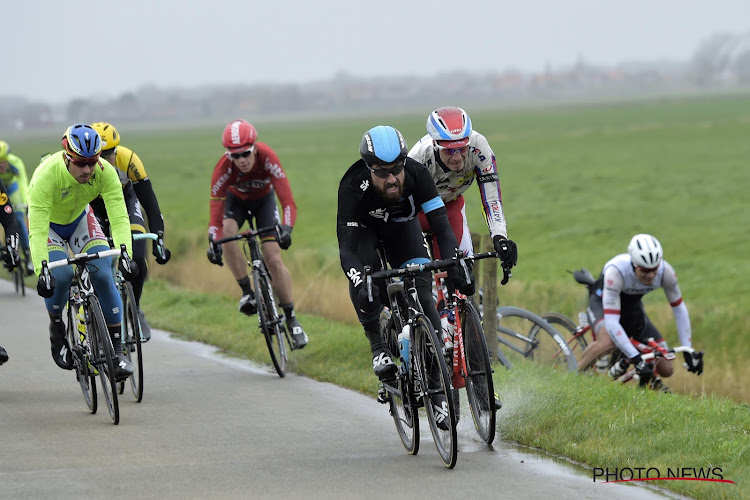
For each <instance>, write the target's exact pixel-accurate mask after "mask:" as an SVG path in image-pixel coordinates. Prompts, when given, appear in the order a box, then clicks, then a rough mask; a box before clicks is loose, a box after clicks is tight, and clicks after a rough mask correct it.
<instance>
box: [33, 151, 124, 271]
mask: <svg viewBox="0 0 750 500" xmlns="http://www.w3.org/2000/svg"><path fill="white" fill-rule="evenodd" d="M100 195H101V197H102V198H103V199H104V205H105V207H106V208H107V216H108V218H109V222H110V228H111V231H112V238H113V240H114V243H115V248H120V245H125V246H126V247H127V250H128V255H131V256H132V255H133V253H132V249H131V236H130V218H129V217H128V211H127V208H126V207H125V199H124V198H123V195H122V185H121V184H120V179H119V177H118V175H117V171H116V169H115V167H113V166H112V165H111V164H109V163H108V162H107V161H106V160H104V159H100V160H99V165H98V166H97V167H96V168H95V170H94V174H93V175H92V177H91V179H90V180H89V182H87V183H86V184H81V183H79V182H78V181H77V180H76V179H75V177H73V176H72V175H71V174H70V172H68V169H67V167H66V166H65V161H64V159H63V153H62V151H58V152H57V153H54V154H52V155H50V156H48V157H47V158H45V159H44V160H42V163H41V164H40V165H39V166H38V167H37V169H36V170H35V171H34V175H32V176H31V182H30V183H29V246H30V249H31V260H32V261H33V262H34V271H35V272H36V274H37V276H38V275H39V273H40V272H41V270H42V261H43V260H49V252H48V251H47V237H48V235H49V228H50V223H55V224H61V225H66V224H70V223H72V222H73V221H75V220H76V219H77V218H78V216H80V215H81V214H82V213H83V211H84V210H85V209H86V207H87V206H88V204H89V202H90V201H91V200H93V199H94V198H96V197H97V196H100Z"/></svg>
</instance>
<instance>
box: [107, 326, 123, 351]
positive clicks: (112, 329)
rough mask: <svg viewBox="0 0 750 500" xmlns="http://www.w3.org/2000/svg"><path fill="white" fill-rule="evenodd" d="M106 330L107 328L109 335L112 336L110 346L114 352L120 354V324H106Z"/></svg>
mask: <svg viewBox="0 0 750 500" xmlns="http://www.w3.org/2000/svg"><path fill="white" fill-rule="evenodd" d="M107 330H109V336H110V337H112V347H114V349H115V354H122V340H121V339H120V333H121V332H122V325H117V326H109V325H107Z"/></svg>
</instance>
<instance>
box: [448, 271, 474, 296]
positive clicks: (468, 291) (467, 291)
mask: <svg viewBox="0 0 750 500" xmlns="http://www.w3.org/2000/svg"><path fill="white" fill-rule="evenodd" d="M447 273H448V279H449V280H450V282H451V284H452V285H453V287H454V288H455V289H456V290H458V291H459V292H461V293H462V294H464V295H467V296H469V295H474V292H475V291H476V280H475V279H474V276H473V274H472V272H471V270H469V278H470V279H471V283H469V282H468V280H467V279H466V277H465V276H464V274H463V269H460V270H459V269H458V267H457V266H454V267H449V268H448V269H447Z"/></svg>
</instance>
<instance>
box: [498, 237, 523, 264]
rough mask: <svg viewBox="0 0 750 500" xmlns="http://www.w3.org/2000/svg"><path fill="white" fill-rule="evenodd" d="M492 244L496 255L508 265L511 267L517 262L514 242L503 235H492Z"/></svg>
mask: <svg viewBox="0 0 750 500" xmlns="http://www.w3.org/2000/svg"><path fill="white" fill-rule="evenodd" d="M492 245H493V246H494V247H495V251H496V252H497V256H498V257H499V258H500V260H501V261H503V263H504V264H507V265H508V267H513V266H515V265H516V263H517V262H518V247H517V246H516V244H515V243H514V242H513V241H512V240H509V239H508V238H506V237H504V236H500V235H497V236H494V237H493V238H492Z"/></svg>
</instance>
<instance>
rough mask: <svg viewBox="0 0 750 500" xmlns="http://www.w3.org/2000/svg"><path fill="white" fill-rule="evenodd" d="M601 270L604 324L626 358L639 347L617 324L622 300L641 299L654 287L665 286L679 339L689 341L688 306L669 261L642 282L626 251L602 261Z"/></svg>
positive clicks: (682, 341)
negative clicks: (646, 282)
mask: <svg viewBox="0 0 750 500" xmlns="http://www.w3.org/2000/svg"><path fill="white" fill-rule="evenodd" d="M603 273H604V284H603V288H602V306H603V308H604V326H605V327H606V328H607V332H608V333H609V336H610V337H611V338H612V341H613V342H614V343H615V345H616V346H617V347H618V348H619V349H620V350H622V351H623V352H624V353H625V354H626V355H627V356H628V357H629V358H632V357H633V356H636V355H638V350H637V349H636V348H635V347H634V346H633V344H632V343H631V342H630V340H629V338H628V335H627V333H625V329H624V328H623V327H622V325H621V324H620V313H621V307H622V301H623V299H627V300H630V299H631V298H632V299H633V300H640V298H641V297H642V296H644V295H646V294H647V293H649V292H652V291H654V290H656V289H657V288H664V293H665V294H666V296H667V300H669V304H670V305H671V306H672V312H673V314H674V318H675V323H676V325H677V334H678V335H679V337H680V343H681V344H682V345H684V346H690V345H691V335H692V334H691V327H690V316H689V314H688V310H687V306H685V303H684V302H683V301H682V293H681V292H680V287H679V286H678V285H677V275H676V274H675V272H674V268H672V266H671V265H670V264H669V262H667V261H666V260H662V262H661V264H659V269H658V270H657V271H656V276H655V277H654V282H653V283H652V284H651V285H644V284H643V283H642V282H641V281H640V280H639V279H638V277H637V276H636V275H635V270H634V269H633V261H632V259H631V258H630V255H629V254H627V253H623V254H620V255H617V256H615V257H614V258H613V259H611V260H610V261H608V262H607V263H606V264H604V270H603Z"/></svg>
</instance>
